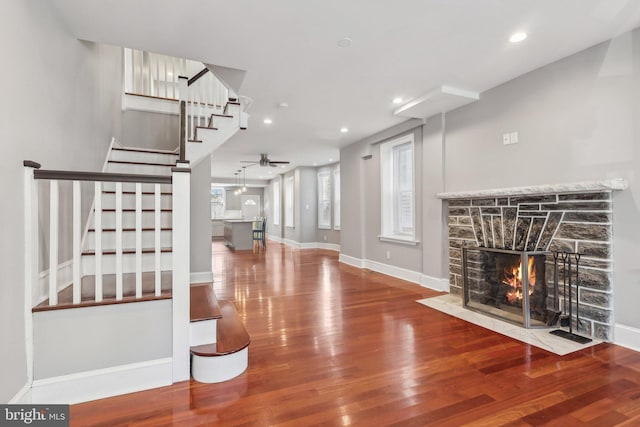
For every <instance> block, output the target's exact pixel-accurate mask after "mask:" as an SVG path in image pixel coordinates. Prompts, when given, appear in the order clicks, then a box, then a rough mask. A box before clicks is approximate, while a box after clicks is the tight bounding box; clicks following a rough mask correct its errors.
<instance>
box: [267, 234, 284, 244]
mask: <svg viewBox="0 0 640 427" xmlns="http://www.w3.org/2000/svg"><path fill="white" fill-rule="evenodd" d="M267 240H273V241H274V242H277V243H282V237H280V236H272V235H270V234H267Z"/></svg>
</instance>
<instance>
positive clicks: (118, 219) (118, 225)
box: [116, 182, 123, 301]
mask: <svg viewBox="0 0 640 427" xmlns="http://www.w3.org/2000/svg"><path fill="white" fill-rule="evenodd" d="M122 270H123V268H122V183H121V182H116V300H117V301H120V300H121V299H122V294H123V292H122V290H123V284H122Z"/></svg>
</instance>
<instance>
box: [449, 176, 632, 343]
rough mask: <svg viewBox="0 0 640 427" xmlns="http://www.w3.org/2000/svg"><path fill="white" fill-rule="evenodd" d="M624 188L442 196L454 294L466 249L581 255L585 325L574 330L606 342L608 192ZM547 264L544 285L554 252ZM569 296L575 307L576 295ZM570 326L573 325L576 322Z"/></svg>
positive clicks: (613, 184)
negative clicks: (463, 253)
mask: <svg viewBox="0 0 640 427" xmlns="http://www.w3.org/2000/svg"><path fill="white" fill-rule="evenodd" d="M624 188H626V182H624V181H621V180H613V181H602V182H597V183H579V184H575V185H574V186H573V187H572V185H571V184H568V185H559V186H539V187H526V188H525V187H523V188H514V189H502V190H488V191H483V192H482V193H480V192H477V193H473V192H464V193H442V194H439V195H438V196H439V197H440V198H443V199H448V201H449V211H448V222H449V239H448V241H449V282H450V291H451V293H452V294H456V295H460V294H461V290H462V250H461V248H462V247H465V246H466V247H476V246H480V247H486V248H496V249H512V250H518V251H525V250H526V251H567V252H579V253H581V254H583V255H582V257H581V260H580V294H579V295H578V297H579V301H580V318H581V320H583V322H582V326H581V327H580V328H578V332H579V333H580V334H583V335H588V336H593V337H595V338H598V339H602V340H605V341H608V340H610V337H611V336H612V326H613V313H612V309H613V305H612V283H613V282H612V279H613V273H614V271H613V262H612V227H613V224H612V190H621V189H624ZM576 191H577V192H576ZM525 192H528V194H527V193H525ZM510 193H511V194H510ZM541 193H542V194H541ZM474 194H478V195H480V194H481V195H482V197H474ZM492 194H493V195H492ZM546 263H547V268H546V275H547V282H548V283H549V284H552V283H553V271H554V269H553V256H552V255H551V254H549V255H547V259H546ZM562 298H563V296H562V295H561V299H562ZM573 298H574V301H575V298H576V296H575V289H574V294H573ZM574 311H575V310H574ZM574 327H577V325H575V322H574Z"/></svg>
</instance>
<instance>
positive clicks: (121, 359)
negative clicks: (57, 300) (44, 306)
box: [33, 300, 172, 380]
mask: <svg viewBox="0 0 640 427" xmlns="http://www.w3.org/2000/svg"><path fill="white" fill-rule="evenodd" d="M171 328H172V324H171V300H161V301H149V302H140V303H128V304H113V305H106V306H100V307H87V308H76V309H67V310H53V311H46V312H37V313H34V314H33V332H34V362H33V363H34V379H36V380H41V379H45V378H51V377H57V376H63V375H70V374H76V373H82V372H87V371H93V370H96V369H103V368H110V367H115V366H120V365H126V364H131V363H138V362H145V361H149V360H156V359H161V358H167V357H171V356H172V349H171V334H170V333H168V332H169V331H171Z"/></svg>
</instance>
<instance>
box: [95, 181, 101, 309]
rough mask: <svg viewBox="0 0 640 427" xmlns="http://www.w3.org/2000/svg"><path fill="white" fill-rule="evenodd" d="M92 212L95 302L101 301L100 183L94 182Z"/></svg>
mask: <svg viewBox="0 0 640 427" xmlns="http://www.w3.org/2000/svg"><path fill="white" fill-rule="evenodd" d="M93 210H94V212H93V227H94V229H95V233H94V235H95V239H96V241H95V248H96V249H95V254H94V258H95V259H94V261H95V269H94V274H95V287H96V292H95V293H96V302H101V301H102V183H101V182H100V181H96V182H95V203H94V209H93Z"/></svg>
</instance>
